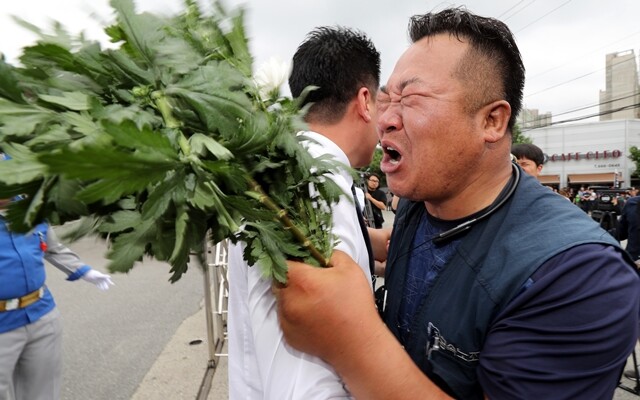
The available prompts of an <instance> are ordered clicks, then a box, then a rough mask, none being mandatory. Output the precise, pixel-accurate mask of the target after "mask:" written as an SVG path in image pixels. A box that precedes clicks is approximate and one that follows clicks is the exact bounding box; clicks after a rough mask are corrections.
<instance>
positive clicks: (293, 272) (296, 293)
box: [273, 250, 382, 362]
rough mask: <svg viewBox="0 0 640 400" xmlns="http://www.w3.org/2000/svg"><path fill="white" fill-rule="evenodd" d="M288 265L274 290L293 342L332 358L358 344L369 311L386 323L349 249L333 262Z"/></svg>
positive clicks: (284, 326)
mask: <svg viewBox="0 0 640 400" xmlns="http://www.w3.org/2000/svg"><path fill="white" fill-rule="evenodd" d="M288 265H289V269H288V273H287V277H288V281H287V284H286V285H284V286H282V285H276V286H274V289H273V291H274V293H275V295H276V298H277V301H278V316H279V320H280V325H281V327H282V330H283V332H284V335H285V338H286V340H287V342H288V343H289V344H291V345H292V346H293V347H295V348H297V349H299V350H302V351H304V352H306V353H310V354H314V355H317V356H319V357H321V358H323V359H325V360H327V361H328V362H331V361H330V360H332V359H334V358H336V357H340V356H341V355H342V353H343V352H344V350H345V349H348V348H351V349H355V348H356V347H358V346H359V342H361V341H362V338H363V336H362V332H361V324H362V322H363V319H365V317H364V316H365V315H367V316H368V319H378V323H379V324H382V321H380V320H379V317H378V314H377V311H376V308H375V304H374V302H373V295H372V293H371V289H370V288H369V283H368V282H367V278H366V277H365V275H364V273H363V272H362V270H361V269H360V267H359V266H358V265H357V264H356V263H355V262H354V261H353V260H352V259H351V258H350V257H349V256H348V255H346V254H345V253H343V252H340V251H337V250H336V251H335V252H334V255H333V257H332V258H331V267H329V268H314V267H311V266H309V265H305V264H302V263H299V262H294V261H289V262H288Z"/></svg>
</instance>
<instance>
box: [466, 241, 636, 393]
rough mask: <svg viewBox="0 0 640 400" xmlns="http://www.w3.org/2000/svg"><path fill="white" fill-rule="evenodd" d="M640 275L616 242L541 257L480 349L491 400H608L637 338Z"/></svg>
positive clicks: (482, 377) (481, 373)
mask: <svg viewBox="0 0 640 400" xmlns="http://www.w3.org/2000/svg"><path fill="white" fill-rule="evenodd" d="M639 297H640V280H639V279H638V274H637V272H636V271H635V270H634V269H633V268H632V267H630V266H629V265H628V263H627V262H626V261H625V260H624V259H623V256H622V253H621V251H620V250H618V249H616V248H615V247H613V246H607V245H600V244H586V245H580V246H576V247H574V248H572V249H570V250H567V251H565V252H563V253H561V254H559V255H557V256H555V257H553V258H551V259H550V260H548V261H547V262H545V263H544V264H543V265H542V266H541V267H540V268H538V270H537V271H536V272H535V273H534V274H533V275H532V277H531V279H530V280H529V284H528V285H527V287H526V289H524V290H523V291H522V292H521V293H520V294H519V295H518V296H516V297H515V298H514V299H513V300H512V301H511V302H510V303H509V304H508V305H507V307H506V308H505V309H504V310H503V311H502V312H501V313H500V314H499V315H498V316H497V318H496V322H495V323H494V324H493V325H492V326H491V329H490V331H489V332H488V335H487V338H486V341H485V344H484V347H483V349H482V351H481V353H480V368H478V377H479V379H480V383H481V385H482V387H483V389H484V391H485V394H486V395H487V396H488V398H490V399H605V398H606V399H610V398H612V396H613V392H614V390H615V388H616V386H617V383H618V379H619V377H620V373H621V372H622V368H623V366H624V364H625V362H626V359H627V358H628V356H629V354H630V353H631V351H632V349H633V346H634V345H635V343H636V339H637V337H638V321H639V319H638V316H639V311H638V308H639V307H638V304H639Z"/></svg>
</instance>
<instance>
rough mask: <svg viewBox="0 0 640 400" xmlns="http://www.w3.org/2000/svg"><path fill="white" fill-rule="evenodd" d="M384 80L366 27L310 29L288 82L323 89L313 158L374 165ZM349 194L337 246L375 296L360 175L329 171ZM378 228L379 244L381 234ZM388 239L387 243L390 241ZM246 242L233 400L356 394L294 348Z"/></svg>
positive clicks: (233, 304)
mask: <svg viewBox="0 0 640 400" xmlns="http://www.w3.org/2000/svg"><path fill="white" fill-rule="evenodd" d="M379 85H380V54H379V53H378V51H377V50H376V48H375V46H374V45H373V43H372V42H371V41H370V40H369V39H368V38H367V37H366V35H364V34H363V33H361V32H358V31H355V30H351V29H347V28H340V27H321V28H316V29H314V30H313V31H312V32H310V33H309V34H308V35H307V37H306V39H305V41H304V42H303V43H302V44H301V45H300V46H299V47H298V49H297V51H296V53H295V55H294V56H293V66H292V70H291V75H290V77H289V87H290V89H291V94H292V96H293V97H294V98H297V97H299V96H300V95H301V94H302V93H303V91H304V89H305V88H307V87H309V86H316V87H317V88H318V89H316V90H313V91H311V92H310V93H309V95H308V96H307V97H305V98H304V100H303V102H304V104H311V106H310V108H309V111H308V113H307V114H306V116H305V121H306V122H307V125H308V127H309V130H308V131H305V132H302V133H301V135H303V136H305V137H306V138H308V139H310V140H309V141H308V142H307V146H308V150H309V152H310V153H311V155H313V156H314V157H327V156H328V155H329V156H333V158H334V159H335V160H336V161H339V162H340V163H342V164H344V165H347V166H350V167H353V168H359V167H364V166H367V165H369V163H371V160H372V158H373V152H374V150H375V146H376V144H377V142H378V137H377V135H376V124H375V121H376V118H375V117H376V105H375V100H376V94H377V91H378V87H379ZM328 179H332V180H333V181H334V182H335V183H337V184H338V186H339V187H340V188H341V189H342V190H343V191H344V192H345V193H348V195H347V196H343V197H342V198H341V200H340V201H339V202H338V203H337V204H333V205H332V206H331V211H332V225H331V229H332V233H333V234H334V235H335V236H336V237H337V239H338V244H337V245H336V249H339V250H341V251H344V252H345V253H346V254H349V256H350V257H352V258H353V259H354V260H356V261H357V263H358V269H359V270H360V273H361V274H362V275H363V276H366V280H367V282H368V285H367V286H368V287H369V289H368V291H369V296H370V297H373V295H372V278H371V274H372V270H373V267H374V264H373V261H374V260H373V258H372V254H370V252H369V251H368V248H367V238H366V237H365V234H367V237H368V232H367V228H366V226H365V224H364V219H363V215H362V209H360V208H359V207H356V204H357V203H355V202H356V201H357V200H355V199H354V197H356V193H355V192H354V193H353V196H352V194H351V193H352V188H355V186H356V185H354V182H353V176H352V174H351V172H350V171H349V170H348V168H345V169H341V170H338V171H336V172H335V173H333V174H332V175H329V176H328ZM374 231H375V230H373V229H372V230H371V239H372V242H375V240H376V238H375V235H376V234H381V233H382V232H374ZM387 238H388V235H387V236H386V237H381V239H380V241H381V246H383V247H384V246H385V245H386V240H387ZM242 251H243V248H242V246H241V245H237V246H231V247H230V250H229V284H230V288H229V296H230V297H229V322H228V324H229V325H228V337H229V398H230V399H231V400H235V399H265V400H268V399H272V400H287V399H299V400H314V399H316V400H324V399H329V398H331V399H338V398H349V397H350V394H349V392H348V390H347V389H346V388H345V387H344V384H343V382H342V381H341V379H340V377H338V376H337V374H336V373H335V371H334V370H333V369H332V368H331V367H330V366H329V365H327V364H326V363H325V362H323V361H322V360H321V359H319V358H317V357H313V356H311V355H309V354H305V353H302V352H300V351H297V350H295V349H293V348H292V347H291V346H289V345H288V343H286V342H285V340H284V338H283V336H282V331H281V330H280V328H279V325H278V316H277V314H276V304H275V297H274V296H273V293H272V289H271V285H272V282H271V280H270V279H267V278H265V277H263V276H262V275H261V273H260V270H259V267H258V266H253V267H251V268H250V267H249V266H248V265H247V263H246V262H245V261H244V260H243V257H242Z"/></svg>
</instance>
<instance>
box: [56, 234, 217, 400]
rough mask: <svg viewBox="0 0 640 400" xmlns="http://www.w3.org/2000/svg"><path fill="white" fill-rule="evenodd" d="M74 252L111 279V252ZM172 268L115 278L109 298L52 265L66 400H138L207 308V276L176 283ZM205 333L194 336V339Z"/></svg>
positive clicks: (152, 266)
mask: <svg viewBox="0 0 640 400" xmlns="http://www.w3.org/2000/svg"><path fill="white" fill-rule="evenodd" d="M69 247H70V248H71V249H73V250H74V251H75V252H76V253H78V254H79V255H80V256H81V257H82V258H83V260H84V261H85V262H86V263H87V264H89V265H91V266H93V267H94V268H96V269H98V270H100V271H103V272H107V271H106V268H105V267H106V265H107V262H108V261H107V260H106V259H105V258H104V254H105V252H106V247H105V245H104V243H103V242H102V241H100V240H99V239H94V238H85V239H82V240H80V241H77V242H75V243H71V244H69ZM169 269H170V266H169V265H168V264H164V263H159V262H157V261H155V260H146V261H144V262H143V263H141V264H139V265H136V266H135V267H134V268H133V270H131V271H130V272H129V273H126V274H123V273H119V274H112V280H113V282H114V283H115V286H113V287H111V289H110V290H108V291H105V292H102V291H100V290H98V289H97V288H96V287H95V286H94V285H92V284H90V283H88V282H85V281H83V280H78V281H75V282H68V281H66V280H65V275H64V274H62V273H61V272H60V271H58V270H57V269H56V268H54V267H53V266H51V265H48V266H47V285H48V286H49V288H50V290H51V291H52V292H53V295H54V298H55V300H56V303H57V304H58V308H59V310H60V312H61V314H62V321H63V330H64V336H63V337H64V339H63V340H64V344H63V346H64V351H63V353H64V370H63V371H64V372H63V374H64V379H63V385H62V398H63V399H64V400H103V399H104V400H107V399H109V400H113V399H130V398H131V397H132V395H133V394H134V392H135V391H136V389H137V388H138V385H139V384H140V382H141V381H142V379H143V378H144V376H145V375H146V373H147V372H148V370H149V369H150V368H151V366H152V365H153V364H154V362H155V361H156V359H157V358H158V356H159V354H160V353H161V352H162V351H163V349H164V348H165V345H166V344H167V343H168V342H169V340H170V339H171V337H172V336H173V335H174V334H175V332H176V330H177V329H178V327H179V326H180V325H181V324H182V323H183V321H184V320H185V319H186V318H187V317H189V316H191V315H193V314H194V313H196V312H197V311H198V310H199V309H200V306H201V302H202V298H203V290H204V289H203V288H204V283H203V277H202V272H201V271H200V270H199V269H198V268H196V267H194V268H190V269H189V271H188V272H187V273H186V274H185V275H183V277H182V278H181V279H180V280H179V281H178V282H176V283H175V284H171V283H170V282H169V277H170V274H169ZM205 334H206V331H204V330H201V331H197V332H193V335H194V338H193V339H194V340H195V339H202V338H203V335H205ZM203 351H206V350H205V349H204V347H203ZM195 390H196V391H197V388H195Z"/></svg>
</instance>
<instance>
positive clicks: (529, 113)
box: [516, 108, 551, 129]
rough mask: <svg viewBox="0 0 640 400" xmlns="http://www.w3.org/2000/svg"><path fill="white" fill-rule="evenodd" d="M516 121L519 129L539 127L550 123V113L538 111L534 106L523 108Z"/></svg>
mask: <svg viewBox="0 0 640 400" xmlns="http://www.w3.org/2000/svg"><path fill="white" fill-rule="evenodd" d="M516 122H517V124H518V126H519V127H520V129H533V128H541V127H543V126H548V125H551V113H550V112H547V113H540V112H539V111H538V109H536V108H523V109H522V110H521V111H520V114H518V118H516Z"/></svg>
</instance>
